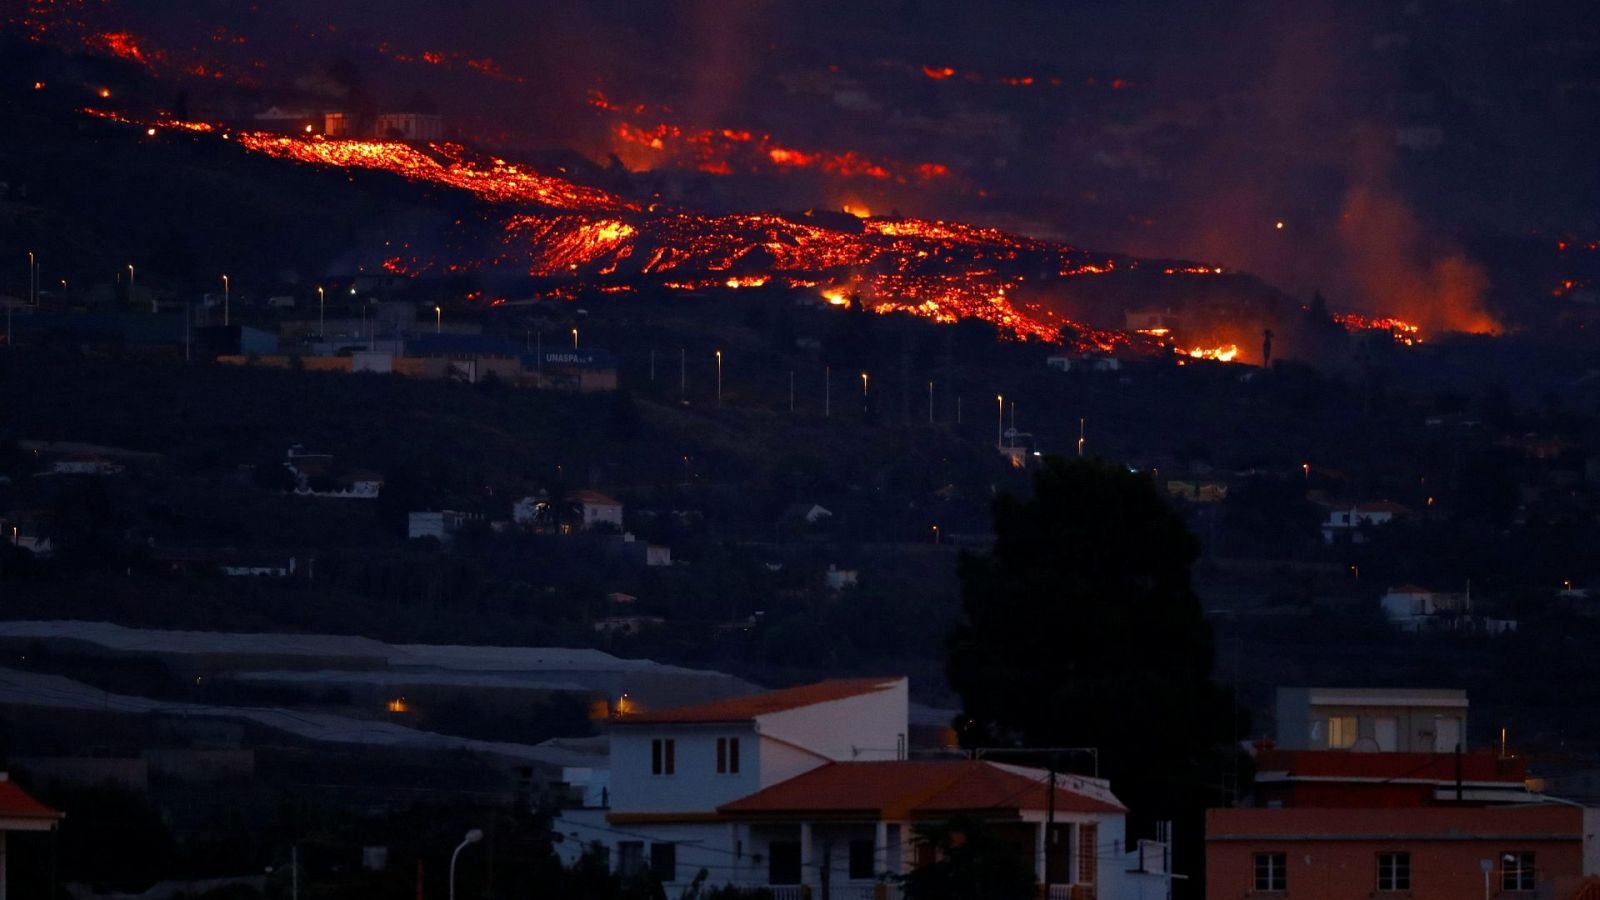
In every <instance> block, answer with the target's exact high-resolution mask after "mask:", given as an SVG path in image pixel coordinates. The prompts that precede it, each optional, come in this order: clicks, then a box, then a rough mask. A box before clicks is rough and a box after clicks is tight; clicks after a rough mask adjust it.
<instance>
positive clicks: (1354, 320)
mask: <svg viewBox="0 0 1600 900" xmlns="http://www.w3.org/2000/svg"><path fill="white" fill-rule="evenodd" d="M1333 321H1334V322H1337V323H1338V324H1339V325H1341V326H1343V328H1344V330H1345V331H1348V332H1351V333H1352V334H1353V333H1356V332H1360V331H1387V332H1389V335H1390V337H1392V338H1394V342H1395V343H1397V344H1403V345H1405V346H1407V347H1413V346H1416V345H1417V344H1420V343H1422V327H1421V326H1419V325H1414V324H1412V323H1410V322H1407V321H1404V320H1402V319H1396V318H1393V317H1388V316H1364V315H1361V314H1360V313H1334V314H1333Z"/></svg>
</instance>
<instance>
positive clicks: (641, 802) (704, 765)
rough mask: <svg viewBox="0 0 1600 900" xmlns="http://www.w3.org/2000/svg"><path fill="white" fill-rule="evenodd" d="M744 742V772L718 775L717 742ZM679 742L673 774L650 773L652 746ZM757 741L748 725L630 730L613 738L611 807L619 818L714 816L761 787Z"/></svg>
mask: <svg viewBox="0 0 1600 900" xmlns="http://www.w3.org/2000/svg"><path fill="white" fill-rule="evenodd" d="M718 738H738V739H739V772H738V773H737V774H734V773H726V774H719V773H718V772H717V739H718ZM654 740H671V741H673V742H674V752H673V756H674V771H673V773H672V774H670V775H667V774H662V775H656V774H653V773H652V771H651V742H652V741H654ZM757 743H758V738H757V737H756V734H755V732H754V731H753V730H752V729H751V727H750V726H749V725H748V724H732V725H657V726H649V727H643V726H625V727H619V728H617V729H615V730H614V731H612V733H611V806H612V809H614V810H616V811H617V812H652V813H659V812H711V811H713V810H715V809H716V808H717V807H718V806H721V805H722V804H724V803H729V802H731V801H734V800H737V799H739V798H740V797H743V796H746V795H747V794H753V793H755V792H756V791H757V790H758V789H759V788H760V787H761V777H760V769H761V766H760V762H761V756H760V753H759V752H758V748H757Z"/></svg>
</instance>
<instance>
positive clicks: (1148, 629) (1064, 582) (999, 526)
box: [947, 458, 1235, 818]
mask: <svg viewBox="0 0 1600 900" xmlns="http://www.w3.org/2000/svg"><path fill="white" fill-rule="evenodd" d="M1033 487H1034V492H1033V496H1032V497H1030V498H1028V499H1019V498H1016V497H1012V496H1008V495H1007V496H1001V497H1000V498H999V499H997V500H996V501H995V504H994V526H995V535H996V542H995V545H994V549H993V551H992V552H991V553H988V554H972V553H968V554H965V555H964V556H963V558H962V560H961V563H960V567H959V574H960V579H961V589H962V608H963V612H964V619H963V621H962V622H961V623H960V624H958V625H957V626H956V628H955V629H954V630H953V631H952V633H951V635H950V638H949V646H948V651H949V652H948V659H947V671H948V674H949V678H950V683H951V686H952V687H954V688H955V690H956V691H957V692H958V693H960V695H961V697H962V701H963V706H964V711H963V715H962V719H961V720H960V721H958V723H957V724H958V726H959V730H960V731H961V734H962V740H963V743H964V744H966V745H967V746H981V745H989V746H993V745H1015V746H1023V747H1028V746H1032V747H1095V748H1097V749H1098V751H1099V760H1100V772H1101V774H1102V775H1103V776H1108V777H1109V778H1110V779H1111V781H1112V787H1113V789H1114V790H1115V791H1116V792H1117V794H1118V796H1119V797H1121V798H1122V800H1123V801H1124V802H1125V803H1128V804H1129V805H1130V806H1131V807H1132V808H1133V809H1134V810H1135V812H1138V813H1142V814H1144V815H1147V816H1151V817H1160V818H1165V817H1170V816H1174V815H1175V814H1177V813H1178V811H1179V810H1180V809H1181V810H1184V811H1188V810H1191V809H1192V808H1193V805H1194V797H1195V794H1194V791H1193V788H1194V786H1195V785H1197V784H1199V783H1203V782H1211V783H1215V782H1216V781H1217V780H1219V773H1218V771H1217V770H1216V769H1211V770H1210V771H1209V772H1206V771H1205V768H1206V767H1205V766H1204V760H1205V759H1206V757H1208V756H1209V755H1210V754H1211V753H1212V752H1213V751H1214V749H1215V748H1216V747H1217V746H1218V745H1219V744H1220V743H1222V742H1224V741H1226V740H1228V739H1231V738H1232V737H1233V736H1234V734H1235V723H1234V722H1233V719H1232V715H1231V713H1230V711H1229V704H1228V702H1227V699H1226V696H1225V695H1224V694H1223V693H1222V692H1221V691H1219V690H1218V689H1217V687H1216V686H1215V685H1214V684H1213V683H1212V681H1211V673H1212V636H1211V628H1210V626H1209V625H1208V624H1207V622H1206V621H1205V618H1204V615H1203V613H1202V610H1201V607H1200V601H1199V598H1198V597H1197V596H1196V595H1195V592H1194V589H1193V587H1192V586H1191V583H1190V567H1191V566H1192V565H1193V564H1194V562H1195V560H1196V559H1197V558H1198V557H1199V555H1200V544H1199V541H1198V540H1197V539H1196V538H1195V537H1194V535H1192V534H1190V533H1189V531H1188V529H1187V528H1186V527H1185V525H1184V523H1183V520H1182V519H1181V518H1180V517H1179V516H1178V514H1177V513H1176V512H1175V511H1174V510H1173V509H1172V508H1171V507H1170V506H1169V505H1168V503H1167V501H1166V500H1165V498H1163V497H1162V496H1161V495H1160V494H1159V493H1158V492H1157V491H1156V489H1155V487H1154V485H1153V484H1152V482H1151V481H1150V479H1149V478H1148V477H1146V476H1144V475H1141V474H1137V473H1134V472H1130V471H1129V470H1127V469H1126V468H1124V467H1120V466H1115V465H1111V464H1108V463H1105V462H1101V461H1098V460H1082V459H1078V460H1064V459H1059V458H1046V459H1045V460H1044V463H1043V465H1042V467H1041V468H1040V469H1039V470H1038V472H1037V474H1036V475H1035V476H1034V483H1033ZM1213 759H1214V757H1213ZM1063 762H1066V761H1065V760H1063ZM1202 773H1204V774H1202Z"/></svg>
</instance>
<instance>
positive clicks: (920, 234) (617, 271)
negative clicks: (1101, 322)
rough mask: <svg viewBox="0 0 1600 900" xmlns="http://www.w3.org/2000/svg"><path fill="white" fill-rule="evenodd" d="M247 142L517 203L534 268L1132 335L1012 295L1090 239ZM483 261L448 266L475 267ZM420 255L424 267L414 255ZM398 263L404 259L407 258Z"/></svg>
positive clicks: (267, 139)
mask: <svg viewBox="0 0 1600 900" xmlns="http://www.w3.org/2000/svg"><path fill="white" fill-rule="evenodd" d="M232 139H234V140H236V141H237V142H238V143H239V144H240V145H241V146H243V147H245V148H247V149H249V150H252V151H255V152H258V153H263V154H267V155H269V156H274V157H279V158H284V159H291V160H296V161H298V162H302V163H307V164H313V165H318V166H328V167H338V168H347V169H374V170H382V171H386V172H391V173H394V174H396V175H399V176H400V177H403V178H406V179H408V180H411V181H415V182H420V183H426V184H434V185H439V186H441V187H446V188H450V189H455V190H462V191H468V192H470V193H472V194H473V195H475V196H477V197H479V198H481V199H483V200H485V201H487V202H490V203H492V204H496V205H497V206H509V207H511V208H512V209H511V211H509V212H507V213H506V214H504V216H503V218H501V220H500V221H501V235H502V243H503V248H502V250H503V253H502V258H501V259H500V260H499V261H500V262H509V263H513V264H516V265H521V266H525V267H526V270H527V271H528V273H529V274H530V275H534V276H545V277H548V276H566V277H571V278H574V279H576V280H577V281H578V282H580V283H583V284H588V285H591V286H594V287H596V288H600V289H604V288H605V287H608V286H615V285H617V284H620V283H623V282H625V281H641V280H642V281H646V282H648V281H651V280H654V281H657V282H658V283H661V284H663V285H664V286H667V285H675V286H683V287H691V288H700V287H711V286H725V285H726V284H728V283H732V284H734V285H735V286H742V285H757V284H765V283H767V282H768V281H770V280H771V279H772V278H773V275H774V274H775V273H778V274H781V275H782V276H783V281H782V283H784V284H788V285H791V286H793V285H802V284H803V285H812V286H816V287H817V288H818V290H819V292H821V293H823V294H824V295H825V296H826V295H828V293H829V292H832V294H833V295H834V296H838V297H845V296H848V297H850V298H853V300H854V302H859V303H861V304H863V305H864V306H866V307H867V308H868V309H871V310H874V311H877V312H883V313H889V312H906V313H911V314H914V315H920V316H926V317H928V318H931V319H934V320H936V321H941V322H954V321H956V320H958V319H961V318H966V317H976V318H979V319H982V320H984V321H987V322H990V323H992V324H994V325H995V326H996V327H997V328H999V329H1000V331H1001V333H1002V334H1005V335H1007V336H1010V337H1013V338H1016V339H1026V338H1034V339H1040V340H1045V341H1055V340H1062V339H1063V337H1062V336H1063V335H1064V334H1065V335H1067V336H1068V337H1067V338H1066V341H1067V343H1069V344H1071V345H1073V346H1074V347H1075V348H1076V349H1079V350H1091V349H1100V350H1109V349H1111V348H1113V347H1114V346H1117V345H1119V344H1120V345H1127V344H1128V343H1129V342H1130V340H1134V338H1130V336H1128V335H1125V334H1121V333H1116V332H1102V331H1096V330H1094V329H1090V328H1088V327H1086V326H1083V325H1082V324H1080V323H1076V322H1073V321H1071V320H1069V319H1066V318H1064V317H1062V316H1060V315H1058V314H1057V313H1055V312H1053V311H1050V310H1046V309H1043V308H1041V307H1038V306H1036V305H1031V306H1030V307H1029V308H1026V309H1022V308H1019V307H1018V306H1017V305H1016V304H1015V303H1013V302H1012V300H1011V297H1010V294H1011V292H1012V291H1014V290H1015V288H1016V287H1017V286H1018V285H1019V284H1020V283H1021V281H1022V279H1023V276H1021V275H1018V274H1007V272H1011V271H1014V270H1015V269H1017V268H1018V267H1019V266H1022V265H1024V264H1027V265H1028V267H1030V268H1034V269H1036V270H1049V271H1056V272H1063V273H1065V272H1082V273H1095V272H1102V271H1106V270H1108V267H1107V266H1104V265H1102V264H1101V263H1099V262H1096V261H1095V260H1094V259H1091V258H1090V256H1089V255H1088V254H1086V253H1084V252H1083V251H1079V250H1075V249H1073V248H1069V247H1064V246H1061V245H1057V244H1052V243H1048V242H1044V241H1036V240H1031V239H1028V238H1022V237H1018V236H1016V235H1011V234H1007V233H1005V232H1002V231H998V230H995V229H988V228H977V227H973V226H968V225H961V224H957V223H949V222H939V221H929V220H922V219H902V218H892V219H891V218H878V219H866V220H862V221H861V222H860V224H859V226H858V229H859V230H857V229H845V228H842V227H837V226H834V225H825V224H821V223H820V222H818V223H812V222H807V221H804V219H805V217H804V216H799V215H797V216H784V215H775V214H735V215H718V216H713V215H704V214H699V213H695V212H692V211H688V210H683V209H662V210H654V209H645V208H642V207H641V206H640V205H639V204H638V203H635V202H632V201H629V200H625V199H623V198H621V197H618V196H616V195H614V194H611V193H609V192H607V191H603V190H600V189H598V188H592V187H586V186H583V185H579V184H576V183H574V182H572V181H570V180H567V179H564V178H559V177H555V176H551V175H543V174H540V173H538V172H534V171H531V170H529V169H527V168H525V167H522V166H519V165H516V164H513V163H510V162H507V161H505V160H501V159H496V158H492V157H490V158H478V157H475V156H474V155H472V154H471V153H469V152H468V151H467V150H466V149H465V148H463V147H461V146H459V145H456V144H429V145H413V144H406V143H400V142H394V141H364V140H343V139H331V138H324V137H320V136H312V137H297V136H286V135H280V134H267V133H259V132H247V133H239V134H236V135H232ZM481 262H482V261H481V260H474V261H467V262H464V263H458V264H456V265H454V266H452V267H451V268H452V269H453V270H460V269H463V268H471V267H475V266H476V265H478V264H481ZM417 268H422V267H420V266H419V267H417ZM410 269H411V267H409V266H406V265H404V264H401V265H400V266H399V268H398V269H396V270H410Z"/></svg>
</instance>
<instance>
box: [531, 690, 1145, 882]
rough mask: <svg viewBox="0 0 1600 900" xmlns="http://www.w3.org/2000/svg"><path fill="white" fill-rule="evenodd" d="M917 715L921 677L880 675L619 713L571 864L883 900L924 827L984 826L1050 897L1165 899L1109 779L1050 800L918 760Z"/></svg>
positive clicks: (965, 764) (991, 765) (588, 796)
mask: <svg viewBox="0 0 1600 900" xmlns="http://www.w3.org/2000/svg"><path fill="white" fill-rule="evenodd" d="M907 706H908V701H907V693H906V679H904V678H880V679H850V680H840V681H825V682H821V683H818V684H813V685H806V686H803V687H797V688H790V689H787V690H781V691H774V692H772V693H767V694H757V695H754V696H749V697H741V698H736V699H732V700H724V701H718V702H714V703H708V704H703V705H699V706H691V707H683V708H679V709H669V710H662V711H659V712H643V713H635V714H625V715H622V716H620V717H618V718H616V719H614V720H612V728H611V738H610V744H611V753H610V761H609V771H608V772H605V773H601V772H585V773H584V774H586V775H588V776H589V780H590V782H591V783H590V784H587V785H583V787H585V790H583V791H582V795H583V797H584V801H583V802H584V805H583V806H582V807H581V808H575V809H568V810H567V811H565V812H564V813H563V814H562V815H561V816H560V817H559V818H558V819H557V820H556V823H555V828H556V830H557V832H558V833H559V834H560V835H561V836H562V841H561V843H559V844H558V845H557V847H558V848H559V852H560V854H561V856H562V859H563V861H564V862H566V863H567V864H569V865H570V864H572V863H573V862H576V861H577V860H578V859H579V858H580V857H581V856H582V855H583V854H584V853H586V852H590V853H594V852H598V853H600V854H602V855H603V856H605V857H606V858H607V859H608V860H609V864H610V865H611V866H612V868H613V869H615V870H617V871H620V872H623V873H650V874H653V875H654V876H655V877H656V878H658V879H660V881H661V882H662V883H663V884H664V885H665V887H666V890H667V894H668V896H676V894H677V893H678V892H680V891H681V890H682V889H683V888H684V887H686V886H687V885H688V884H689V883H690V882H691V881H692V880H693V879H694V878H695V877H696V875H697V873H699V872H700V871H701V870H704V871H705V872H706V873H707V879H706V881H707V886H708V887H711V886H717V887H720V886H722V885H727V884H732V885H736V886H739V887H746V888H750V889H764V890H768V891H771V892H772V894H773V895H774V897H775V898H777V900H800V898H801V897H802V896H806V895H809V896H813V897H820V896H827V897H829V898H830V900H875V898H878V900H881V898H884V897H891V896H894V877H895V876H898V875H902V874H904V873H906V872H908V871H910V869H912V868H913V867H915V866H916V865H918V864H919V863H920V862H923V861H926V860H927V859H928V858H929V856H928V854H929V853H930V852H931V851H930V849H929V848H927V847H925V846H922V845H920V844H919V843H918V841H917V840H916V836H915V828H916V826H917V825H919V824H923V823H937V822H944V821H947V820H949V819H951V818H953V817H956V816H975V817H978V818H983V819H986V820H990V821H991V822H992V827H994V828H995V829H996V830H997V832H998V833H1000V834H1001V835H1002V836H1003V837H1004V839H1005V840H1006V841H1007V842H1008V843H1011V844H1012V845H1013V846H1015V847H1017V848H1018V851H1019V853H1022V854H1023V855H1024V856H1025V857H1026V858H1030V859H1032V860H1033V862H1034V866H1035V870H1036V875H1037V877H1038V878H1039V880H1040V882H1041V883H1046V884H1049V885H1050V889H1049V892H1048V893H1049V896H1050V897H1051V898H1053V900H1069V898H1074V900H1075V898H1078V897H1098V898H1102V900H1116V898H1143V897H1149V898H1157V897H1165V896H1166V887H1167V875H1166V874H1165V873H1166V871H1167V870H1166V857H1165V852H1164V848H1163V847H1160V846H1159V845H1153V844H1145V845H1141V846H1139V847H1136V848H1129V847H1127V846H1126V845H1125V843H1124V839H1123V833H1124V824H1123V819H1124V813H1125V810H1124V808H1123V806H1122V804H1121V803H1119V802H1118V801H1117V799H1116V797H1114V796H1113V795H1112V794H1111V791H1110V789H1109V788H1108V787H1107V785H1106V783H1105V782H1103V781H1100V780H1097V779H1091V778H1083V777H1080V776H1074V775H1061V776H1058V777H1057V778H1056V779H1055V790H1054V797H1053V798H1052V796H1051V787H1050V781H1051V779H1050V775H1049V773H1047V772H1045V771H1043V770H1040V769H1030V768H1025V767H1021V766H1011V765H1003V764H1000V763H995V762H991V761H987V760H972V759H963V758H943V759H926V760H924V759H916V760H913V759H908V758H907V745H906V737H907V731H908V728H907ZM575 774H576V773H575ZM574 780H577V779H574ZM595 783H606V784H607V787H606V789H605V790H594V789H593V787H594V784H595ZM575 786H577V785H575ZM1130 870H1133V871H1130Z"/></svg>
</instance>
